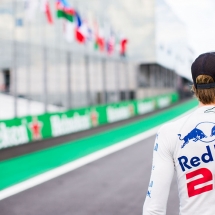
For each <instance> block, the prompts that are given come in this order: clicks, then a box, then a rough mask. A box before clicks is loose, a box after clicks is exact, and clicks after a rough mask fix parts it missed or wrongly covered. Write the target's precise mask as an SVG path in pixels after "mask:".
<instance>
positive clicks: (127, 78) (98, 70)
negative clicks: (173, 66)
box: [0, 0, 177, 119]
mask: <svg viewBox="0 0 215 215" xmlns="http://www.w3.org/2000/svg"><path fill="white" fill-rule="evenodd" d="M50 2H51V3H52V4H51V9H52V13H53V14H54V10H55V9H54V2H55V1H54V0H53V1H50ZM35 17H36V18H34V19H32V20H31V21H29V20H28V19H26V16H25V1H23V0H2V1H1V2H0V92H2V93H0V103H1V105H0V119H1V118H5V117H6V118H12V117H15V116H25V115H32V114H41V113H44V112H53V111H61V110H65V109H70V108H78V107H84V106H91V105H97V104H105V103H111V102H119V101H123V100H129V99H135V98H137V99H141V98H144V97H150V96H155V95H159V94H161V93H168V92H172V91H174V88H175V86H174V83H176V81H177V75H175V74H174V73H173V71H167V70H166V69H165V68H160V67H159V66H146V67H144V68H142V67H141V66H138V65H137V64H136V63H135V62H131V61H129V60H128V59H127V58H122V57H120V56H119V54H118V53H117V52H116V53H115V54H113V55H112V56H109V55H108V54H107V53H104V52H99V51H98V50H97V51H95V50H94V49H93V43H87V44H85V45H83V44H78V43H77V42H75V41H73V42H68V41H67V40H66V39H65V35H64V27H65V26H64V24H65V23H64V20H59V19H56V18H55V20H54V25H52V26H51V25H48V24H47V23H46V19H45V16H44V14H42V13H41V11H39V10H37V11H36V14H35ZM165 71H166V72H165ZM168 83H172V84H171V85H168ZM3 107H4V109H2V108H3ZM6 113H7V114H6ZM8 113H9V114H8Z"/></svg>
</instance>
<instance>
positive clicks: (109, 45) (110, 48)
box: [106, 29, 115, 55]
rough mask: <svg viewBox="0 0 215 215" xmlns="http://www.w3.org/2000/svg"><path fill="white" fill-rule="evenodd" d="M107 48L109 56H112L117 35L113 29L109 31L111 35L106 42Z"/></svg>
mask: <svg viewBox="0 0 215 215" xmlns="http://www.w3.org/2000/svg"><path fill="white" fill-rule="evenodd" d="M106 48H107V52H108V54H110V55H111V54H112V53H113V52H114V49H115V35H114V32H113V31H112V30H111V29H109V35H108V37H107V41H106Z"/></svg>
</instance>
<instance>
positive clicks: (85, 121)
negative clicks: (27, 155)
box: [0, 93, 179, 149]
mask: <svg viewBox="0 0 215 215" xmlns="http://www.w3.org/2000/svg"><path fill="white" fill-rule="evenodd" d="M178 100H179V95H178V93H170V94H164V95H160V96H156V97H151V98H145V99H142V100H132V101H125V102H120V103H113V104H106V105H99V106H91V107H85V108H79V109H73V110H68V111H65V112H56V113H46V114H43V115H37V116H26V117H21V118H15V119H11V120H0V149H3V148H7V147H12V146H17V145H21V144H25V143H30V142H32V141H35V140H41V139H45V138H51V137H58V136H61V135H66V134H71V133H75V132H78V131H82V130H86V129H90V128H93V127H96V126H99V125H103V124H107V123H113V122H116V121H120V120H124V119H129V118H131V117H133V116H137V115H142V114H146V113H150V112H152V111H154V110H156V109H162V108H164V107H168V106H170V105H171V104H173V103H175V102H177V101H178Z"/></svg>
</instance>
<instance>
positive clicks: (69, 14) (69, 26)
mask: <svg viewBox="0 0 215 215" xmlns="http://www.w3.org/2000/svg"><path fill="white" fill-rule="evenodd" d="M29 1H30V0H28V3H30V4H31V6H29V5H28V13H29V14H30V15H31V9H32V8H35V7H36V3H35V2H36V0H31V1H30V2H29ZM40 2H41V10H42V11H43V12H44V13H45V15H46V18H47V22H48V23H49V24H54V19H53V16H52V13H51V9H50V5H49V1H48V0H40ZM55 9H56V17H57V18H58V19H63V20H64V28H63V29H64V34H65V38H66V40H67V41H68V42H73V41H77V42H78V43H80V44H87V43H93V46H94V48H95V49H97V50H100V51H101V52H107V53H108V54H110V55H111V54H113V53H116V52H117V51H118V52H119V54H120V55H122V56H125V54H126V48H127V43H128V40H127V39H126V38H125V37H123V36H119V35H118V34H116V33H115V32H114V30H113V29H112V28H111V27H107V26H106V27H101V26H99V25H98V23H97V22H96V21H95V22H94V23H93V26H92V25H91V26H90V24H89V23H88V22H87V20H85V19H83V18H82V17H81V15H80V13H79V12H78V10H76V9H74V8H73V7H71V6H70V4H69V2H68V1H67V0H56V2H55Z"/></svg>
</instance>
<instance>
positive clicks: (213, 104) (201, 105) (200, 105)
mask: <svg viewBox="0 0 215 215" xmlns="http://www.w3.org/2000/svg"><path fill="white" fill-rule="evenodd" d="M204 106H215V103H211V104H207V105H205V104H203V103H201V102H199V107H204Z"/></svg>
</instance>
